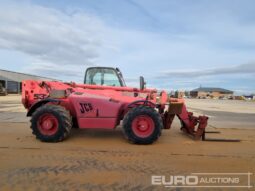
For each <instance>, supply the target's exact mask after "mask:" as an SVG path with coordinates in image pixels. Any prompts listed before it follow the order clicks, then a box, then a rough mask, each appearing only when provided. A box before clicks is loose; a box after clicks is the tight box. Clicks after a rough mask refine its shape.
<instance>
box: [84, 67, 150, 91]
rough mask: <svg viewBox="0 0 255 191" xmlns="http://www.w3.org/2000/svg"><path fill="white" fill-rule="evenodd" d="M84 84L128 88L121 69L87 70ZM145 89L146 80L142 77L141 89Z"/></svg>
mask: <svg viewBox="0 0 255 191" xmlns="http://www.w3.org/2000/svg"><path fill="white" fill-rule="evenodd" d="M84 84H89V85H99V86H115V87H126V83H125V80H124V78H123V76H122V73H121V71H120V70H119V68H111V67H90V68H87V70H86V72H85V77H84ZM144 88H145V82H144V78H143V77H142V76H141V77H140V89H141V90H143V89H144Z"/></svg>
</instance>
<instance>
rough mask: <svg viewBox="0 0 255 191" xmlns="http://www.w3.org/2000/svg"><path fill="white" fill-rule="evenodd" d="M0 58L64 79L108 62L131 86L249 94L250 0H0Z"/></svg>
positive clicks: (253, 79) (254, 30)
mask: <svg viewBox="0 0 255 191" xmlns="http://www.w3.org/2000/svg"><path fill="white" fill-rule="evenodd" d="M0 60H1V61H0V68H1V69H6V70H13V71H18V72H25V73H30V74H36V75H41V76H47V77H51V78H57V79H61V80H65V81H77V82H82V81H83V75H84V71H85V69H86V67H88V66H113V67H119V68H120V69H121V70H122V72H123V75H124V77H125V78H126V80H127V84H128V85H131V86H137V84H138V83H137V82H138V79H139V78H138V77H139V76H140V75H143V76H144V77H145V79H146V81H147V84H148V86H149V87H156V88H158V89H166V90H168V91H169V90H172V89H181V90H184V89H187V90H191V89H194V88H197V87H198V86H200V85H201V86H204V87H222V88H227V89H230V90H234V91H235V92H236V93H238V94H239V93H255V1H253V0H214V1H211V0H194V1H191V0H176V1H175V0H73V1H70V0H61V1H60V0H59V1H56V0H55V1H54V0H26V1H22V0H17V1H12V0H1V1H0Z"/></svg>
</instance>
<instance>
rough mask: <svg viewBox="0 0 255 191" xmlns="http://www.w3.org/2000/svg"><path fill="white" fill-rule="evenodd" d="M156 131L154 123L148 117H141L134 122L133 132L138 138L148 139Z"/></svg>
mask: <svg viewBox="0 0 255 191" xmlns="http://www.w3.org/2000/svg"><path fill="white" fill-rule="evenodd" d="M154 129H155V124H154V121H153V120H152V118H151V117H149V116H147V115H139V116H137V117H136V118H135V119H134V120H133V122H132V130H133V132H134V134H135V135H136V136H138V137H142V138H145V137H148V136H150V135H151V134H152V133H153V131H154Z"/></svg>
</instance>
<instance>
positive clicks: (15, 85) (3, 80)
mask: <svg viewBox="0 0 255 191" xmlns="http://www.w3.org/2000/svg"><path fill="white" fill-rule="evenodd" d="M23 80H56V79H51V78H46V77H42V76H36V75H30V74H24V73H19V72H12V71H8V70H1V69H0V86H1V87H2V88H4V89H5V90H7V93H20V92H21V87H22V86H21V82H22V81H23Z"/></svg>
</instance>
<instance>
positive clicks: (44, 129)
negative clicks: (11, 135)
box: [37, 113, 58, 136]
mask: <svg viewBox="0 0 255 191" xmlns="http://www.w3.org/2000/svg"><path fill="white" fill-rule="evenodd" d="M37 127H38V129H39V131H40V132H41V133H42V134H43V135H48V136H50V135H54V134H55V133H56V132H57V130H58V119H57V118H56V117H55V116H54V115H53V114H50V113H45V114H43V115H41V116H40V117H39V119H38V122H37Z"/></svg>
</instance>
